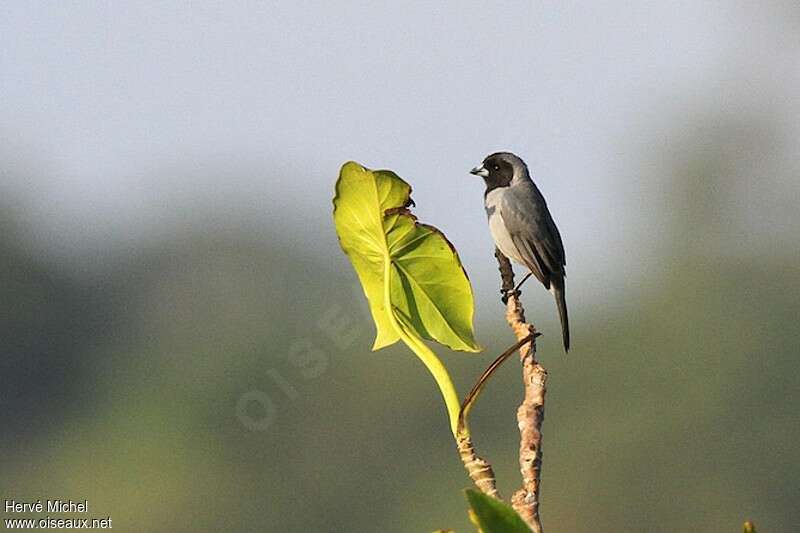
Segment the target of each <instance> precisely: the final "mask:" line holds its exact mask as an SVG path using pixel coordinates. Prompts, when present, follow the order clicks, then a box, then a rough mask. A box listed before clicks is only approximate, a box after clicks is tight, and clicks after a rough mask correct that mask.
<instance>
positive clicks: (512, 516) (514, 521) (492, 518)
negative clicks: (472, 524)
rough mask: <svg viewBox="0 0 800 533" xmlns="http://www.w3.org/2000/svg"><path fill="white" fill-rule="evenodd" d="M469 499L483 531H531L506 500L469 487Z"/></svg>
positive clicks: (512, 532) (516, 532)
mask: <svg viewBox="0 0 800 533" xmlns="http://www.w3.org/2000/svg"><path fill="white" fill-rule="evenodd" d="M467 500H469V505H470V506H471V507H472V511H473V513H474V517H475V519H476V520H477V521H478V526H479V527H480V529H481V531H482V532H483V533H531V530H530V528H529V527H528V525H527V524H526V523H525V521H524V520H522V518H521V517H520V516H519V515H518V514H517V512H516V511H515V510H514V509H512V508H511V507H509V506H508V504H506V503H505V502H502V501H500V500H497V499H495V498H492V497H491V496H487V495H486V494H484V493H482V492H478V491H476V490H472V489H467Z"/></svg>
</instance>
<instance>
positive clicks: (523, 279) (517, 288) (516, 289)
mask: <svg viewBox="0 0 800 533" xmlns="http://www.w3.org/2000/svg"><path fill="white" fill-rule="evenodd" d="M532 275H533V272H528V273H527V274H525V277H524V278H522V281H520V282H519V283H517V286H516V287H514V292H515V293H517V295H520V294H522V292H520V289H521V288H522V284H523V283H525V282H526V281H528V278H529V277H531V276H532Z"/></svg>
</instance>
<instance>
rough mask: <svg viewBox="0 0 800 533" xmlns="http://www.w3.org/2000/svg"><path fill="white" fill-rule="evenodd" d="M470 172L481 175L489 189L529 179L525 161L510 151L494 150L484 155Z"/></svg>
mask: <svg viewBox="0 0 800 533" xmlns="http://www.w3.org/2000/svg"><path fill="white" fill-rule="evenodd" d="M470 174H474V175H476V176H480V177H482V178H483V181H485V182H486V187H487V189H489V190H491V189H496V188H498V187H508V186H509V185H512V184H513V183H517V182H519V181H521V180H525V179H530V176H529V174H528V166H527V165H526V164H525V161H523V160H522V159H520V158H519V157H518V156H516V155H514V154H512V153H511V152H496V153H494V154H491V155H488V156H486V159H484V160H483V163H481V164H480V165H478V166H477V167H475V168H473V169H472V170H470Z"/></svg>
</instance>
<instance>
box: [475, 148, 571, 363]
mask: <svg viewBox="0 0 800 533" xmlns="http://www.w3.org/2000/svg"><path fill="white" fill-rule="evenodd" d="M470 174H474V175H476V176H480V177H481V178H483V181H484V183H485V184H486V192H485V193H484V206H485V208H486V215H487V217H488V219H489V232H490V233H491V235H492V238H493V239H494V242H495V245H496V246H497V248H498V249H499V250H500V251H501V252H502V253H503V255H505V256H506V257H508V258H509V259H511V260H513V261H514V262H516V263H518V264H520V265H521V266H523V267H525V268H527V269H528V270H529V271H530V272H529V273H528V274H527V275H526V276H525V278H524V279H523V280H522V282H521V283H520V284H519V285H518V286H517V287H516V289H515V291H518V290H519V287H520V286H521V285H522V283H524V282H525V280H527V279H528V277H530V276H531V275H533V276H535V277H536V279H538V280H539V282H540V283H541V284H542V285H544V287H545V288H546V289H547V290H549V291H550V293H552V295H553V296H554V297H555V300H556V308H557V309H558V316H559V319H560V321H561V336H562V340H563V343H564V351H565V352H569V317H568V315H567V301H566V294H565V290H564V288H565V287H564V278H565V276H566V269H565V267H566V264H567V262H566V257H565V255H564V244H563V242H562V241H561V234H560V233H559V231H558V227H557V226H556V223H555V222H554V221H553V217H552V216H551V215H550V210H549V209H548V208H547V202H546V201H545V199H544V196H542V193H541V192H540V191H539V188H538V187H536V184H535V183H534V182H533V179H531V175H530V172H529V171H528V165H526V164H525V161H523V160H522V158H520V157H519V156H517V155H515V154H513V153H511V152H495V153H493V154H490V155H488V156H486V158H485V159H484V160H483V162H482V163H481V164H480V165H478V166H476V167H475V168H473V169H472V170H471V171H470ZM506 296H507V295H506Z"/></svg>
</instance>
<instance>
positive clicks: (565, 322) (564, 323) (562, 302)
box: [550, 278, 569, 352]
mask: <svg viewBox="0 0 800 533" xmlns="http://www.w3.org/2000/svg"><path fill="white" fill-rule="evenodd" d="M550 289H551V292H552V293H553V296H555V298H556V306H557V307H558V318H560V319H561V336H562V338H563V339H564V351H566V352H568V351H569V316H568V315H567V298H566V295H565V294H564V280H563V278H562V279H559V280H553V281H551V283H550Z"/></svg>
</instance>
